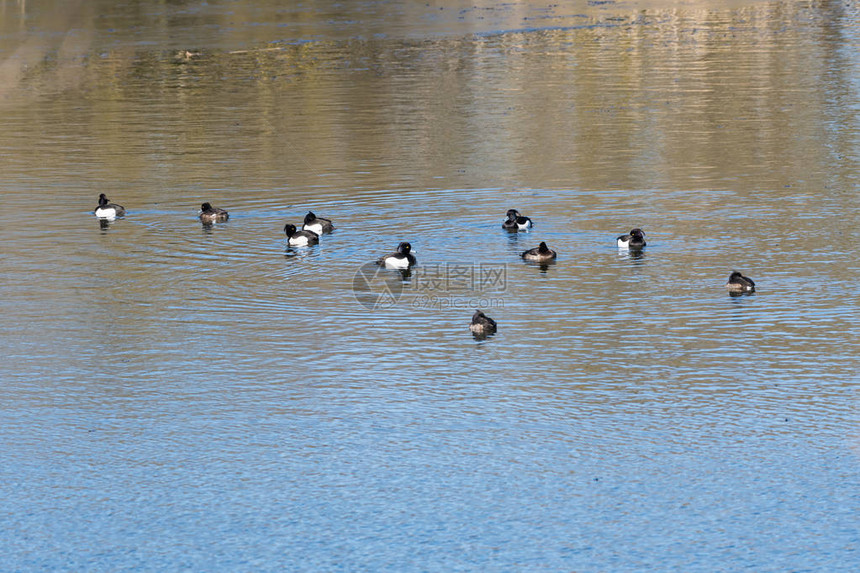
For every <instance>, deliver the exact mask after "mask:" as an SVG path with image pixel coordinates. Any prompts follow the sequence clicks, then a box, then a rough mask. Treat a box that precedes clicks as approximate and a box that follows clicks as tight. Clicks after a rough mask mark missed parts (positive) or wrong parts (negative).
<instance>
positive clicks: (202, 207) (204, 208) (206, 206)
mask: <svg viewBox="0 0 860 573" xmlns="http://www.w3.org/2000/svg"><path fill="white" fill-rule="evenodd" d="M200 210H201V211H204V212H205V211H211V210H212V205H210V204H209V203H203V204H202V205H200Z"/></svg>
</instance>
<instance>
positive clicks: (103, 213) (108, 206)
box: [93, 193, 125, 219]
mask: <svg viewBox="0 0 860 573" xmlns="http://www.w3.org/2000/svg"><path fill="white" fill-rule="evenodd" d="M93 214H95V216H96V217H98V218H100V219H113V218H115V217H123V216H125V207H123V206H122V205H117V204H116V203H111V202H110V201H109V200H108V198H107V197H105V194H104V193H101V194H100V195H99V204H98V206H97V207H96V208H95V210H94V211H93Z"/></svg>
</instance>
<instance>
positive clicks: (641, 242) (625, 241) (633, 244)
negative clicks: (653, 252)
mask: <svg viewBox="0 0 860 573" xmlns="http://www.w3.org/2000/svg"><path fill="white" fill-rule="evenodd" d="M618 246H619V247H621V248H627V249H631V250H632V249H641V248H642V247H644V246H645V233H643V232H642V229H638V228H637V229H631V231H630V232H629V233H628V234H626V235H621V236H619V237H618Z"/></svg>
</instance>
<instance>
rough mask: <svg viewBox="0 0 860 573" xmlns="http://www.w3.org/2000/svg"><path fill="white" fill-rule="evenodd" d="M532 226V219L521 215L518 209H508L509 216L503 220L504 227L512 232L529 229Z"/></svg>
mask: <svg viewBox="0 0 860 573" xmlns="http://www.w3.org/2000/svg"><path fill="white" fill-rule="evenodd" d="M532 227H534V224H533V223H532V220H531V219H529V218H528V217H525V216H523V215H521V214H520V212H519V211H517V210H516V209H508V218H507V219H505V220H504V221H503V222H502V229H504V230H506V231H511V232H517V231H528V230H529V229H531V228H532Z"/></svg>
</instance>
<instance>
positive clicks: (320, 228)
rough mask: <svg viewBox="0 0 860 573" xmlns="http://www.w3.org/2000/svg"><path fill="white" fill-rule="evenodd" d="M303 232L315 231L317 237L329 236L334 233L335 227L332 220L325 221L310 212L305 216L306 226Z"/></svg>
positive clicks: (303, 226) (303, 227)
mask: <svg viewBox="0 0 860 573" xmlns="http://www.w3.org/2000/svg"><path fill="white" fill-rule="evenodd" d="M302 230H305V231H313V232H314V233H316V234H317V235H322V234H324V233H325V234H328V233H331V232H332V231H334V225H332V224H331V220H330V219H323V218H322V217H317V216H316V215H314V212H313V211H308V214H307V215H305V224H304V225H302Z"/></svg>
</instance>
